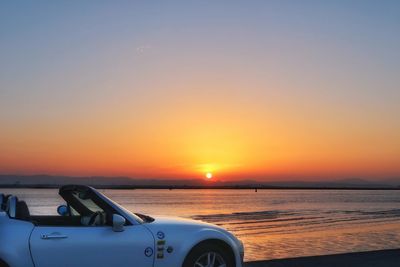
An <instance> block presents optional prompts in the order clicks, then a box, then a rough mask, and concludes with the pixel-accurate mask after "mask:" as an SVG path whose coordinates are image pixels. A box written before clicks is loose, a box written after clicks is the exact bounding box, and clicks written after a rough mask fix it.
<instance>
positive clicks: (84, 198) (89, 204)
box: [72, 192, 104, 212]
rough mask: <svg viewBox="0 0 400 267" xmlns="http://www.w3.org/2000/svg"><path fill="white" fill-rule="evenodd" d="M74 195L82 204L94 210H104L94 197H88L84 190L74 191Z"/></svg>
mask: <svg viewBox="0 0 400 267" xmlns="http://www.w3.org/2000/svg"><path fill="white" fill-rule="evenodd" d="M72 196H73V197H74V198H75V199H76V200H78V201H79V202H80V203H81V204H82V205H84V206H85V207H86V208H88V209H89V210H90V211H92V212H104V210H103V209H102V208H100V207H99V206H98V205H97V204H96V203H94V201H93V200H92V199H90V198H89V197H88V195H87V194H85V193H82V192H73V193H72Z"/></svg>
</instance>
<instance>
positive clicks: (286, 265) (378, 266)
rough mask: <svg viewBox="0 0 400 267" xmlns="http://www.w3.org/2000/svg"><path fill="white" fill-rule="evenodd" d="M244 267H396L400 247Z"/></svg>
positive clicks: (258, 262) (251, 264)
mask: <svg viewBox="0 0 400 267" xmlns="http://www.w3.org/2000/svg"><path fill="white" fill-rule="evenodd" d="M244 266H245V267H338V266H340V267H398V266H400V249H391V250H377V251H368V252H356V253H346V254H335V255H323V256H311V257H300V258H290V259H278V260H267V261H253V262H246V263H245V265H244Z"/></svg>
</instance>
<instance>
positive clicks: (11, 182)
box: [0, 175, 400, 189]
mask: <svg viewBox="0 0 400 267" xmlns="http://www.w3.org/2000/svg"><path fill="white" fill-rule="evenodd" d="M64 184H86V185H93V186H96V187H110V188H360V189H362V188H366V189H368V188H400V179H392V180H383V181H379V182H376V181H368V180H363V179H341V180H332V181H323V182H315V181H312V182H308V181H269V182H265V181H257V180H240V181H212V182H207V181H204V180H201V179H186V180H183V179H137V178H130V177H103V176H92V177H71V176H52V175H0V187H58V186H59V185H64Z"/></svg>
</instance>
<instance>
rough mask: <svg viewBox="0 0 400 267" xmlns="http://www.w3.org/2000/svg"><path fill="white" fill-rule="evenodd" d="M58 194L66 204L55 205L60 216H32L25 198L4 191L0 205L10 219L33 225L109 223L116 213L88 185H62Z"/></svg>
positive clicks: (96, 224)
mask: <svg viewBox="0 0 400 267" xmlns="http://www.w3.org/2000/svg"><path fill="white" fill-rule="evenodd" d="M59 194H60V196H61V197H62V198H63V199H64V200H65V201H66V203H67V205H61V206H59V207H58V210H57V211H58V213H59V215H31V214H30V212H29V208H28V205H27V204H26V202H25V201H23V200H19V199H18V197H16V196H5V195H3V194H1V195H0V208H1V209H2V210H4V211H6V212H7V214H8V215H9V217H10V218H12V219H16V220H23V221H29V222H32V223H33V224H35V225H36V226H87V227H88V226H106V225H109V226H111V225H112V214H115V213H117V212H116V211H115V210H114V209H113V208H112V207H111V206H110V205H108V203H106V202H105V201H103V200H102V199H100V198H99V197H98V196H97V195H96V194H95V193H93V191H91V190H90V189H88V188H87V187H80V186H63V187H61V188H60V191H59Z"/></svg>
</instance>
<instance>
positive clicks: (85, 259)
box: [30, 225, 154, 267]
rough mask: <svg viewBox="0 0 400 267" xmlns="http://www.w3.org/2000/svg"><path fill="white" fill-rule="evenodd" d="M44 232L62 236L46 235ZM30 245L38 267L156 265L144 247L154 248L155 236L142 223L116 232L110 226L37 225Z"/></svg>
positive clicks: (146, 266) (143, 266)
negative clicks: (146, 253)
mask: <svg viewBox="0 0 400 267" xmlns="http://www.w3.org/2000/svg"><path fill="white" fill-rule="evenodd" d="M42 235H54V236H57V235H59V236H60V237H62V238H56V239H43V238H42ZM64 237H65V238H64ZM30 245H31V252H32V258H33V261H34V262H35V266H37V267H54V266H57V267H71V266H96V267H110V266H111V265H113V266H118V267H131V266H142V267H151V266H153V258H152V257H146V256H145V255H144V251H145V249H146V248H147V247H151V248H153V246H154V238H153V235H152V234H151V233H150V231H148V230H147V229H146V228H145V227H144V226H142V225H130V226H126V227H125V228H124V231H123V232H114V231H113V230H112V228H111V227H110V226H100V227H52V226H51V227H49V226H46V227H35V229H34V230H33V232H32V235H31V239H30ZM43 252H45V253H43ZM110 259H112V261H110Z"/></svg>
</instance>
